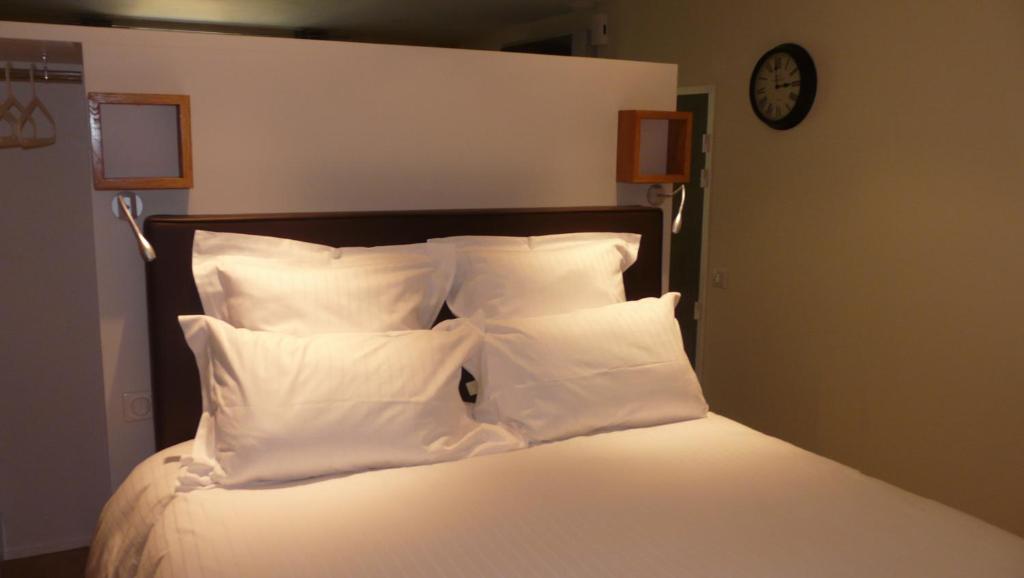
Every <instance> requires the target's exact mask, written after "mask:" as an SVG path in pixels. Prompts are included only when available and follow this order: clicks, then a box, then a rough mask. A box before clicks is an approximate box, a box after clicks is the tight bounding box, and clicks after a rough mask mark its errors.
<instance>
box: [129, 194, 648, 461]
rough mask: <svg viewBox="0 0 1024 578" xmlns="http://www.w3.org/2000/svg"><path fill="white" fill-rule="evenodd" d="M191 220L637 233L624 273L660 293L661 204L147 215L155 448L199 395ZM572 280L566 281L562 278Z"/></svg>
mask: <svg viewBox="0 0 1024 578" xmlns="http://www.w3.org/2000/svg"><path fill="white" fill-rule="evenodd" d="M196 229H205V230H209V231H226V232H234V233H249V234H255V235H269V236H274V237H286V238H290V239H298V240H301V241H309V242H312V243H320V244H324V245H331V246H335V247H342V246H375V245H398V244H403V243H421V242H423V241H425V240H427V239H429V238H431V237H446V236H452V235H512V236H527V235H548V234H553V233H572V232H580V231H608V232H630V233H640V234H641V235H642V236H643V237H642V240H641V242H640V255H639V258H638V260H637V262H636V264H634V265H633V266H632V267H631V268H630V269H629V270H628V271H626V275H625V283H626V293H627V295H628V297H629V298H630V299H639V298H642V297H656V296H658V295H660V294H661V233H662V213H661V210H660V209H652V208H646V207H592V208H557V209H489V210H460V211H415V212H408V211H403V212H373V213H307V214H277V215H207V216H202V215H185V216H159V215H158V216H154V217H150V218H148V219H146V225H145V234H146V237H147V238H148V239H149V241H150V242H151V243H152V244H153V247H154V248H155V249H156V254H157V259H156V261H153V262H151V263H149V264H147V265H146V285H147V293H148V302H149V342H150V356H151V363H152V372H153V383H152V385H153V427H154V429H155V430H156V447H157V449H162V448H165V447H168V446H170V445H173V444H176V443H178V442H181V441H185V440H187V439H190V438H192V437H194V435H195V431H196V425H197V424H198V423H199V415H200V414H201V412H202V402H201V400H200V393H199V375H198V372H197V371H196V364H195V361H194V360H193V358H192V353H191V352H190V351H189V349H188V346H187V345H186V344H185V340H184V338H183V337H182V333H181V328H180V327H179V326H178V319H177V317H178V315H188V314H196V313H202V311H203V309H202V305H200V303H199V294H198V293H197V292H196V287H195V283H194V282H193V280H192V234H193V232H194V231H195V230H196ZM566 289H567V290H569V288H566Z"/></svg>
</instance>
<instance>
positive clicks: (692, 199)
mask: <svg viewBox="0 0 1024 578" xmlns="http://www.w3.org/2000/svg"><path fill="white" fill-rule="evenodd" d="M676 110H680V111H686V112H692V113H693V147H692V151H691V152H690V155H691V156H690V167H691V169H690V180H689V182H687V183H684V184H685V185H686V204H685V205H684V206H683V228H682V230H681V231H680V232H679V234H677V235H672V249H671V253H670V254H671V258H670V259H671V263H670V267H669V278H668V287H669V290H670V291H678V292H680V293H682V295H683V298H682V300H681V301H680V303H679V307H677V308H676V319H678V320H679V326H680V328H681V329H682V331H683V345H684V347H685V348H686V355H687V356H689V358H690V363H691V364H693V366H694V367H696V366H697V324H698V323H700V319H699V317H700V307H699V305H698V303H699V302H700V274H701V271H700V256H701V240H702V236H703V231H704V185H705V183H706V179H707V175H706V173H705V171H704V166H705V160H706V158H707V151H706V150H705V143H708V142H710V141H708V139H707V138H705V136H704V135H705V134H706V133H707V127H708V94H706V93H702V94H681V95H679V96H678V97H677V98H676ZM674 186H676V187H678V186H679V183H676V184H675V185H674ZM678 208H679V198H678V197H676V198H674V199H673V201H672V214H673V215H675V213H676V211H677V210H678Z"/></svg>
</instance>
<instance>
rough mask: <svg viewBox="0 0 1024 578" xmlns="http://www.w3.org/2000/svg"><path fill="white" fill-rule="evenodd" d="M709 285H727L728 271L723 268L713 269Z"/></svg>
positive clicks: (719, 286) (722, 287)
mask: <svg viewBox="0 0 1024 578" xmlns="http://www.w3.org/2000/svg"><path fill="white" fill-rule="evenodd" d="M711 285H712V286H713V287H718V288H719V289H726V288H728V287H729V272H728V271H726V270H725V269H715V270H714V271H712V272H711Z"/></svg>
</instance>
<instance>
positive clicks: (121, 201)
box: [117, 193, 156, 262]
mask: <svg viewBox="0 0 1024 578" xmlns="http://www.w3.org/2000/svg"><path fill="white" fill-rule="evenodd" d="M129 194H132V193H129ZM125 197H126V195H125V193H118V194H117V204H118V205H120V206H121V215H123V216H124V218H126V219H128V224H129V225H131V226H132V231H134V232H135V240H136V241H137V242H138V244H139V253H140V254H142V258H143V259H145V260H146V261H147V262H149V261H153V260H154V259H156V250H154V249H153V245H150V244H149V241H147V240H146V237H144V236H143V235H142V229H140V228H139V224H138V223H136V222H135V213H134V212H133V211H132V207H129V206H128V203H126V202H125ZM128 200H129V201H131V202H132V205H134V204H135V202H134V199H133V198H132V197H130V196H129V197H128Z"/></svg>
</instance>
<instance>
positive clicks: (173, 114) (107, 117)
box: [89, 92, 192, 190]
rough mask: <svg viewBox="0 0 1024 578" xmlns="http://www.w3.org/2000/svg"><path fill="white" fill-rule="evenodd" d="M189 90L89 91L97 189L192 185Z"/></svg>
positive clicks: (182, 187) (167, 187)
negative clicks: (177, 91) (170, 92)
mask: <svg viewBox="0 0 1024 578" xmlns="http://www.w3.org/2000/svg"><path fill="white" fill-rule="evenodd" d="M191 118H192V114H191V111H190V109H189V98H188V96H187V95H176V94H123V93H106V92H90V93H89V126H90V130H91V137H90V139H91V141H92V182H93V187H94V188H95V189H97V190H121V189H190V188H192V129H191Z"/></svg>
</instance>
